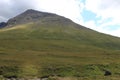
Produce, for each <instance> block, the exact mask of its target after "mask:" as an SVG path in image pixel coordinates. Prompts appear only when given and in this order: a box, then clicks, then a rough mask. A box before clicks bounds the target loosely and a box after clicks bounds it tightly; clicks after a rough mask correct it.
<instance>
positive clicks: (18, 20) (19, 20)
mask: <svg viewBox="0 0 120 80" xmlns="http://www.w3.org/2000/svg"><path fill="white" fill-rule="evenodd" d="M46 18H47V20H48V19H49V21H50V20H51V21H55V20H61V19H62V20H61V21H64V20H66V21H68V20H69V19H67V18H65V17H62V16H59V15H56V14H52V13H47V12H40V11H36V10H32V9H29V10H26V11H25V12H23V13H21V14H20V15H18V16H16V17H14V18H11V19H9V20H8V22H7V26H15V25H19V24H25V23H29V22H38V21H40V20H43V19H46ZM69 21H70V20H69Z"/></svg>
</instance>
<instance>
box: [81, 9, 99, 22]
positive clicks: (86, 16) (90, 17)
mask: <svg viewBox="0 0 120 80" xmlns="http://www.w3.org/2000/svg"><path fill="white" fill-rule="evenodd" d="M81 15H82V17H83V20H84V22H88V21H91V20H93V21H95V22H97V21H98V20H99V19H98V18H97V17H96V14H95V13H93V12H91V11H88V10H86V9H84V10H83V12H82V14H81Z"/></svg>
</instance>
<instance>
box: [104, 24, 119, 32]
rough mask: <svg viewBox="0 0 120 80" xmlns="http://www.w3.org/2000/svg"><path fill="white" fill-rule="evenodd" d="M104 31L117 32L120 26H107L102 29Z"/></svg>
mask: <svg viewBox="0 0 120 80" xmlns="http://www.w3.org/2000/svg"><path fill="white" fill-rule="evenodd" d="M104 28H105V29H107V30H109V31H114V30H118V29H120V25H117V24H116V25H108V26H106V27H104Z"/></svg>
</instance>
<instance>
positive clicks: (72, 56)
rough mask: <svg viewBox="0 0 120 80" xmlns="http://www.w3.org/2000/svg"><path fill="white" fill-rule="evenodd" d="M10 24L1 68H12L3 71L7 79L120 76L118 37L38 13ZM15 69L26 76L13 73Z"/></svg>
mask: <svg viewBox="0 0 120 80" xmlns="http://www.w3.org/2000/svg"><path fill="white" fill-rule="evenodd" d="M6 24H7V25H6V26H5V27H4V28H2V29H0V66H10V67H5V69H3V68H0V70H5V71H6V73H5V72H4V73H1V74H2V75H4V76H6V75H7V76H8V77H10V76H17V77H18V74H20V75H21V74H23V73H24V75H25V76H36V75H37V76H40V77H41V76H50V75H59V76H75V77H76V76H84V77H88V76H103V75H104V73H105V71H106V70H110V71H111V72H112V73H113V74H114V75H119V65H120V63H119V62H120V59H119V57H120V54H119V53H120V38H118V37H114V36H110V35H106V34H103V33H99V32H96V31H94V30H91V29H88V28H86V27H84V26H81V25H79V24H76V23H74V22H73V21H72V20H70V19H67V18H65V17H62V16H59V15H57V14H52V13H46V12H39V11H36V10H27V11H25V12H23V13H21V14H20V15H18V16H16V17H14V18H11V19H9V20H8V22H7V23H6ZM11 66H13V67H11ZM16 66H17V69H16ZM116 66H117V67H116ZM14 68H15V70H19V68H20V70H22V71H23V73H19V71H18V72H14V71H11V72H10V71H9V70H10V69H12V70H14ZM114 69H115V70H114ZM1 72H2V71H1ZM24 75H22V76H24ZM92 80H93V79H92ZM101 80H102V79H101Z"/></svg>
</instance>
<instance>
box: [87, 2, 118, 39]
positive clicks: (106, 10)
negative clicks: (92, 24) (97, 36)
mask: <svg viewBox="0 0 120 80" xmlns="http://www.w3.org/2000/svg"><path fill="white" fill-rule="evenodd" d="M85 8H86V9H87V10H89V11H92V12H93V13H95V14H96V15H97V17H101V20H100V21H97V22H98V23H100V25H99V26H98V25H96V27H97V28H94V29H95V30H97V31H101V32H104V33H108V34H111V35H114V36H119V37H120V29H117V30H112V31H110V30H107V28H106V27H111V26H110V25H120V0H86V2H85ZM107 19H108V20H109V19H111V21H108V22H104V21H105V20H107ZM114 27H115V26H114ZM117 27H118V26H117Z"/></svg>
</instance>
